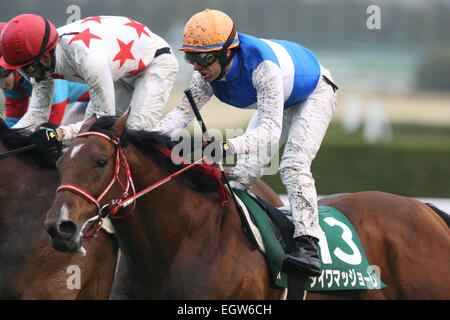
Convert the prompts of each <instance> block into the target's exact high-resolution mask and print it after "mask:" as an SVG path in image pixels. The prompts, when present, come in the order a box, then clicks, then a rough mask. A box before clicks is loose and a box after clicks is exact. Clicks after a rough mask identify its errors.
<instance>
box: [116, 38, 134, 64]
mask: <svg viewBox="0 0 450 320" xmlns="http://www.w3.org/2000/svg"><path fill="white" fill-rule="evenodd" d="M117 42H118V43H119V47H120V51H119V52H118V53H117V54H116V56H115V57H114V59H113V61H116V60H120V66H119V68H120V67H122V66H123V64H124V63H125V61H127V60H128V59H131V60H134V59H135V58H134V56H133V55H132V54H131V47H132V46H133V42H134V40H131V41H130V42H129V43H127V44H125V42H122V41H120V40H119V39H117Z"/></svg>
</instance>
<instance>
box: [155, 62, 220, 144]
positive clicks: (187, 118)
mask: <svg viewBox="0 0 450 320" xmlns="http://www.w3.org/2000/svg"><path fill="white" fill-rule="evenodd" d="M189 87H190V89H191V92H192V95H193V97H194V100H195V102H196V103H197V106H198V108H199V109H201V108H202V107H203V106H204V105H205V104H206V102H208V101H209V99H211V96H212V95H213V94H214V92H213V89H212V87H211V85H210V84H209V83H207V82H206V81H204V80H203V79H202V77H201V75H200V73H198V72H197V71H194V73H193V75H192V79H191V82H190V84H189ZM194 117H195V114H194V111H193V110H192V107H191V104H190V103H189V100H188V99H187V98H186V97H183V99H182V100H181V102H180V104H179V105H178V106H177V107H176V108H175V109H173V110H172V111H171V112H169V113H168V114H167V115H166V116H165V117H164V118H163V119H162V120H161V121H160V122H159V123H158V124H157V125H156V127H155V128H154V129H153V130H152V131H158V132H161V133H163V134H166V135H169V136H175V135H176V134H177V133H179V132H180V131H181V130H182V129H184V128H185V127H186V126H187V125H188V124H189V122H191V121H192V119H194Z"/></svg>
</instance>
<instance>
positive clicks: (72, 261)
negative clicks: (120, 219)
mask: <svg viewBox="0 0 450 320" xmlns="http://www.w3.org/2000/svg"><path fill="white" fill-rule="evenodd" d="M29 144H31V138H30V132H27V131H22V130H12V129H8V128H7V126H6V124H5V123H4V122H3V120H0V153H3V152H6V151H8V150H9V149H16V148H20V147H23V146H26V145H29ZM0 164H1V166H0V190H1V192H0V299H107V298H108V297H109V294H110V290H111V286H112V280H113V277H114V270H115V264H116V258H117V241H116V240H115V238H114V236H112V235H110V234H107V233H106V232H103V231H101V232H100V233H99V234H98V238H97V239H96V241H94V242H91V243H87V244H86V249H87V250H88V252H87V255H86V256H85V257H83V256H81V255H80V254H73V255H68V254H64V253H61V252H58V251H56V250H54V249H53V248H52V246H51V243H50V242H49V241H48V235H47V233H46V231H45V228H44V220H45V213H46V212H47V210H48V209H49V208H50V206H51V203H52V200H53V199H54V197H55V191H56V188H57V186H58V181H59V178H58V172H57V171H56V167H55V164H54V163H52V162H51V161H49V160H48V159H46V158H45V157H44V156H43V155H42V153H40V152H37V151H35V150H30V151H27V152H24V153H21V154H18V155H16V156H13V157H8V158H4V159H2V160H0Z"/></svg>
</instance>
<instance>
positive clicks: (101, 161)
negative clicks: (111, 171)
mask: <svg viewBox="0 0 450 320" xmlns="http://www.w3.org/2000/svg"><path fill="white" fill-rule="evenodd" d="M107 164H108V160H107V159H103V158H102V159H97V161H96V165H97V167H99V168H103V167H104V166H106V165H107Z"/></svg>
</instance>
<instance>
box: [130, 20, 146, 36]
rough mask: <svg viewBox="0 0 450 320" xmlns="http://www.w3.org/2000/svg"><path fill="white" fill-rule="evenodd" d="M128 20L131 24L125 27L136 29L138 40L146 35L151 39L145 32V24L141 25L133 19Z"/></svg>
mask: <svg viewBox="0 0 450 320" xmlns="http://www.w3.org/2000/svg"><path fill="white" fill-rule="evenodd" d="M128 20H130V22H129V23H126V24H125V25H126V26H130V27H132V28H134V29H135V30H136V32H137V34H138V38H141V34H145V35H147V36H148V37H149V38H150V35H149V34H148V33H147V31H145V30H144V28H145V26H144V25H143V24H140V23H138V22H136V21H134V20H133V19H131V18H128Z"/></svg>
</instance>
